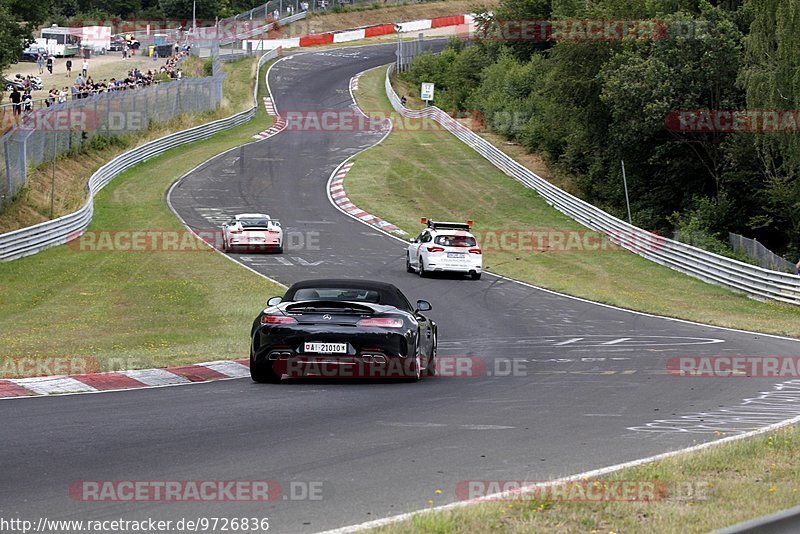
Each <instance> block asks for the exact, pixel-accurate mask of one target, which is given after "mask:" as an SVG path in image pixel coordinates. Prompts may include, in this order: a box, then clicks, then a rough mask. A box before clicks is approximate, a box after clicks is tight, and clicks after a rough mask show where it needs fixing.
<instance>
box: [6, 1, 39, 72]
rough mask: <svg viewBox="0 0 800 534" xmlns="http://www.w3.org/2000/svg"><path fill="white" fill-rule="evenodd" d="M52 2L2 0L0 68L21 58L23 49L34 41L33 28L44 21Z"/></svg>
mask: <svg viewBox="0 0 800 534" xmlns="http://www.w3.org/2000/svg"><path fill="white" fill-rule="evenodd" d="M50 9H51V2H50V1H49V0H42V1H41V2H26V1H24V0H0V70H2V71H5V70H6V69H7V68H8V67H9V66H10V65H11V64H12V63H14V62H16V61H17V60H19V56H20V54H21V53H22V50H23V49H24V48H25V47H26V46H27V45H28V44H29V43H30V42H32V41H33V30H34V29H36V28H37V27H38V26H40V25H41V24H42V23H44V21H45V19H46V17H47V16H48V15H49V12H50Z"/></svg>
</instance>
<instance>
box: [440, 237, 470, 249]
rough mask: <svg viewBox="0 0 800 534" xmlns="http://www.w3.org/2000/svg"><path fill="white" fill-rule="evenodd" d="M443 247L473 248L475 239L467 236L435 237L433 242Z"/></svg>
mask: <svg viewBox="0 0 800 534" xmlns="http://www.w3.org/2000/svg"><path fill="white" fill-rule="evenodd" d="M433 242H434V243H436V244H437V245H441V246H443V247H474V246H475V245H476V244H477V242H476V241H475V238H474V237H472V236H468V235H437V236H436V239H435V240H434V241H433Z"/></svg>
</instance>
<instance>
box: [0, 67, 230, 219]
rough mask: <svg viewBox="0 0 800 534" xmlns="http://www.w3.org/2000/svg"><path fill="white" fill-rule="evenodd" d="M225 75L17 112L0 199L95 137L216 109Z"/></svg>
mask: <svg viewBox="0 0 800 534" xmlns="http://www.w3.org/2000/svg"><path fill="white" fill-rule="evenodd" d="M223 79H224V75H222V74H218V75H215V76H209V77H204V78H182V79H180V80H172V81H169V82H162V83H158V84H154V85H150V86H147V87H140V88H136V89H127V90H121V91H119V90H118V91H108V92H103V93H98V94H94V95H88V96H87V97H86V98H78V99H74V100H70V101H68V102H63V103H60V104H55V105H52V106H50V107H48V108H45V109H39V110H34V111H32V112H29V113H26V114H22V113H20V114H19V115H16V114H15V115H13V117H14V118H13V119H12V120H13V121H14V125H13V126H12V127H11V128H10V129H9V130H8V131H7V132H6V133H5V134H4V135H3V136H2V137H0V160H2V161H0V174H2V176H0V201H5V200H7V199H10V198H13V197H14V196H15V195H16V194H17V193H18V192H19V190H20V188H22V187H23V186H24V185H25V182H26V180H27V175H28V172H29V171H30V170H31V169H33V168H35V167H37V166H39V165H41V164H43V163H45V162H48V161H53V159H54V158H55V157H58V156H61V155H64V154H68V153H75V152H79V151H80V150H81V148H82V147H83V146H84V144H85V143H88V142H91V141H92V138H94V137H95V136H98V135H102V136H118V135H125V134H130V133H135V132H140V131H144V130H146V129H148V128H149V127H150V124H151V123H159V122H166V121H169V120H171V119H173V118H175V117H177V116H179V115H181V114H184V113H203V112H207V111H212V110H214V109H216V108H217V107H218V106H219V105H220V103H221V101H222V81H223ZM0 209H1V208H0Z"/></svg>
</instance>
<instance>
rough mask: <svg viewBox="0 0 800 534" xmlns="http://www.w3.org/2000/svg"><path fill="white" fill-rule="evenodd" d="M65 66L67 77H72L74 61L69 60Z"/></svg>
mask: <svg viewBox="0 0 800 534" xmlns="http://www.w3.org/2000/svg"><path fill="white" fill-rule="evenodd" d="M65 65H66V66H67V76H72V60H71V59H69V58H67V62H66V63H65Z"/></svg>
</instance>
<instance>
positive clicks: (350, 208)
mask: <svg viewBox="0 0 800 534" xmlns="http://www.w3.org/2000/svg"><path fill="white" fill-rule="evenodd" d="M352 167H353V162H352V161H348V162H347V163H345V164H344V165H342V166H341V168H340V169H339V170H338V171H337V172H336V174H335V175H334V177H333V180H331V181H330V186H329V187H330V189H329V191H328V192H329V193H330V195H331V198H332V199H333V201H334V202H335V203H336V205H337V206H339V208H341V209H342V210H344V211H345V212H347V213H348V214H350V215H352V216H353V217H356V218H358V219H361V220H362V221H364V222H365V223H367V224H371V225H372V226H374V227H376V228H380V229H381V230H384V231H386V232H391V233H393V234H397V235H400V236H403V235H406V232H404V231H403V230H401V229H400V228H398V227H397V226H395V225H393V224H392V223H390V222H387V221H384V220H383V219H381V218H380V217H376V216H375V215H372V214H370V213H367V212H366V211H364V210H362V209H361V208H359V207H358V206H356V205H355V204H353V203H352V202H351V201H350V199H349V198H347V193H345V191H344V178H345V176H347V173H348V172H350V169H351V168H352Z"/></svg>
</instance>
